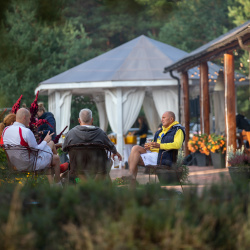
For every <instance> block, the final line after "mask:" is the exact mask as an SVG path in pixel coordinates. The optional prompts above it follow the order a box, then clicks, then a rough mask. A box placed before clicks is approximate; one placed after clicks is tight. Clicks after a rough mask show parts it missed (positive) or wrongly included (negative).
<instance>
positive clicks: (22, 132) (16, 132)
mask: <svg viewBox="0 0 250 250" xmlns="http://www.w3.org/2000/svg"><path fill="white" fill-rule="evenodd" d="M30 117H31V116H30V112H29V111H28V110H27V109H25V108H21V109H19V110H18V111H17V113H16V122H14V124H13V125H11V126H9V127H6V128H5V129H4V131H3V134H2V137H3V142H4V144H9V145H21V146H26V147H30V148H34V149H38V150H39V152H38V157H37V162H36V170H42V169H44V168H46V167H49V166H51V168H52V169H53V170H54V173H55V179H54V181H55V183H58V184H61V181H60V159H59V156H58V155H57V152H56V148H55V144H54V142H53V141H52V140H51V138H52V135H53V134H50V132H48V134H47V135H46V136H45V138H44V140H43V141H42V142H41V143H40V144H37V142H36V139H35V136H34V134H33V133H32V131H31V130H30V129H29V128H28V127H29V122H30ZM9 157H10V160H11V162H12V164H14V166H16V168H18V170H29V167H31V166H32V164H33V163H32V161H33V159H32V158H31V154H30V153H29V151H28V150H27V151H23V150H20V151H19V152H18V150H16V151H15V154H11V155H9ZM48 180H49V182H50V183H52V182H53V178H52V176H48Z"/></svg>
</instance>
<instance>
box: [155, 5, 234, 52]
mask: <svg viewBox="0 0 250 250" xmlns="http://www.w3.org/2000/svg"><path fill="white" fill-rule="evenodd" d="M229 4H231V0H183V1H180V2H179V3H178V4H177V9H176V10H175V11H173V12H172V13H171V14H170V16H169V19H168V21H167V22H166V23H165V24H164V25H163V27H162V28H161V31H160V34H159V37H158V38H159V39H160V40H161V41H162V42H165V43H168V44H171V45H172V46H175V47H178V48H180V49H182V50H185V51H187V52H190V51H192V50H194V49H196V48H198V47H200V46H201V45H203V44H205V43H207V42H209V41H211V40H213V39H214V38H216V37H218V36H220V35H221V34H223V33H224V32H226V31H227V30H229V29H231V28H233V25H232V24H231V23H230V20H229V18H228V5H229Z"/></svg>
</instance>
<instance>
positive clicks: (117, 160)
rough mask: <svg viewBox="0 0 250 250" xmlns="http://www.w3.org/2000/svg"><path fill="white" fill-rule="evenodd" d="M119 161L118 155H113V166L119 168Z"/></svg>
mask: <svg viewBox="0 0 250 250" xmlns="http://www.w3.org/2000/svg"><path fill="white" fill-rule="evenodd" d="M119 163H120V162H119V159H118V156H117V155H115V157H114V168H119V165H120V164H119Z"/></svg>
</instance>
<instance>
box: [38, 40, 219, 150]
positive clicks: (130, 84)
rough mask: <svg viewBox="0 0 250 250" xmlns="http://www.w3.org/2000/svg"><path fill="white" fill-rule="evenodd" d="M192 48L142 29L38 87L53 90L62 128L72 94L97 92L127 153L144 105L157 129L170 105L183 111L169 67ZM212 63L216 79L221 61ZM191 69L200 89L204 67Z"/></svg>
mask: <svg viewBox="0 0 250 250" xmlns="http://www.w3.org/2000/svg"><path fill="white" fill-rule="evenodd" d="M187 54H188V53H186V52H184V51H182V50H179V49H177V48H175V47H172V46H170V45H167V44H164V43H161V42H158V41H156V40H153V39H150V38H148V37H146V36H143V35H142V36H139V37H138V38H135V39H133V40H131V41H129V42H127V43H125V44H123V45H121V46H119V47H117V48H115V49H113V50H111V51H108V52H106V53H104V54H102V55H100V56H98V57H96V58H93V59H91V60H89V61H87V62H84V63H82V64H80V65H78V66H76V67H74V68H71V69H69V70H67V71H65V72H63V73H61V74H59V75H57V76H54V77H52V78H50V79H48V80H46V81H43V82H41V83H39V85H38V87H37V88H36V90H35V93H36V92H37V91H40V94H44V95H48V103H49V107H48V109H49V111H50V112H52V113H54V115H55V118H56V121H57V123H56V126H57V127H56V129H57V132H59V131H61V130H62V129H63V128H64V127H65V126H66V125H69V123H70V109H71V99H72V95H86V94H88V95H91V96H92V97H93V99H94V100H95V103H96V105H97V109H98V112H99V120H100V127H101V128H102V129H103V130H106V129H107V124H108V122H109V124H110V126H111V129H112V130H113V132H115V133H116V134H117V149H118V151H119V152H121V153H122V152H123V150H122V149H123V135H124V134H125V133H126V132H127V131H128V129H129V128H131V126H132V125H133V124H134V122H135V120H136V118H137V116H138V114H139V111H140V109H141V106H142V105H143V107H144V111H145V115H146V118H147V120H148V123H149V127H150V129H151V130H152V131H153V132H155V131H156V129H157V126H158V125H159V123H160V117H161V116H162V114H163V112H165V111H166V110H172V111H173V112H174V113H175V114H176V117H178V112H179V108H178V82H177V81H176V80H174V79H173V78H172V77H171V76H170V75H169V73H167V74H164V73H163V69H164V67H166V65H170V64H172V63H174V62H175V61H177V60H179V59H181V58H182V57H184V56H186V55H187ZM208 65H209V74H210V77H212V78H214V79H216V78H217V75H218V72H219V70H220V69H221V67H219V66H217V65H215V64H212V63H208ZM188 73H189V79H190V80H189V84H190V90H191V91H192V86H193V87H194V90H195V89H197V88H195V86H198V84H199V69H198V68H193V69H190V70H189V72H188ZM175 75H176V76H178V74H177V73H176V74H175ZM192 92H193V91H192Z"/></svg>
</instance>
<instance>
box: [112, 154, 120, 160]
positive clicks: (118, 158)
mask: <svg viewBox="0 0 250 250" xmlns="http://www.w3.org/2000/svg"><path fill="white" fill-rule="evenodd" d="M115 155H116V156H118V159H119V161H122V156H121V155H120V154H119V153H118V152H117V153H116V154H113V156H112V158H113V160H114V157H115Z"/></svg>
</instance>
